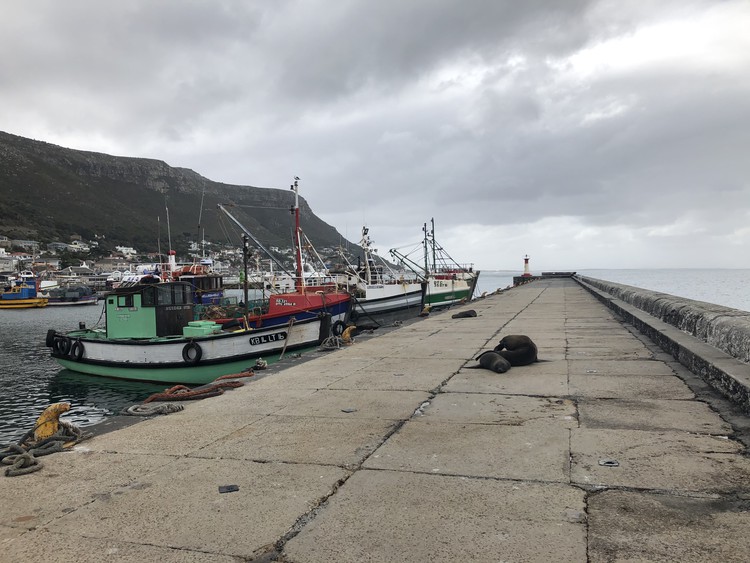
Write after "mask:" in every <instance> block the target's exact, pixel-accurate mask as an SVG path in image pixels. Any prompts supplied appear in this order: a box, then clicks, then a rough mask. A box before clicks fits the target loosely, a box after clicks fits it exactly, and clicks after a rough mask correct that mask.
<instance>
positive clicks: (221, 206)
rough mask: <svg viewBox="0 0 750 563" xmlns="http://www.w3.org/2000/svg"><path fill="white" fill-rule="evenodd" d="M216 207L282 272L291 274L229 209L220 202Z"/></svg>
mask: <svg viewBox="0 0 750 563" xmlns="http://www.w3.org/2000/svg"><path fill="white" fill-rule="evenodd" d="M216 207H217V208H218V209H219V211H221V212H222V213H224V215H226V216H227V217H228V218H229V219H230V220H231V221H232V222H233V223H234V224H235V225H237V226H238V227H239V228H240V229H241V230H242V232H243V233H245V234H246V235H247V236H248V237H250V240H252V241H253V242H254V243H255V244H256V246H257V247H258V248H260V249H261V250H262V251H263V252H265V253H266V255H267V256H268V258H270V259H271V260H272V261H273V262H275V263H276V265H277V266H278V267H279V268H281V271H282V272H285V273H287V274H288V275H290V276H291V274H289V273H288V272H287V271H286V268H284V265H283V264H282V263H281V262H279V261H278V260H276V258H274V257H273V254H271V252H270V251H268V250H267V249H266V247H265V246H263V244H261V242H260V241H259V240H258V238H257V237H256V236H255V235H254V234H253V233H251V232H250V231H249V230H248V229H247V228H246V227H245V226H244V225H243V224H242V223H240V222H239V221H238V220H237V219H236V218H235V217H234V216H233V215H232V214H231V213H229V211H227V209H226V207H224V206H223V205H222V204H221V203H219V204H217V205H216Z"/></svg>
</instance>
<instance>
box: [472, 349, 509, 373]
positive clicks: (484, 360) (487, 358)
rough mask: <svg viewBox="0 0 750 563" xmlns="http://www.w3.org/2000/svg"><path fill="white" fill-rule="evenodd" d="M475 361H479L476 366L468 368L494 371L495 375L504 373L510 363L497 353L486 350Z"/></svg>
mask: <svg viewBox="0 0 750 563" xmlns="http://www.w3.org/2000/svg"><path fill="white" fill-rule="evenodd" d="M477 360H478V361H479V365H478V366H469V367H471V368H473V369H480V368H484V369H488V370H491V371H494V372H495V373H505V372H506V371H508V370H509V369H510V362H508V360H506V359H505V358H503V357H502V356H501V355H500V354H499V353H498V352H495V351H494V350H488V351H487V352H482V353H481V354H480V355H479V356H478V357H477Z"/></svg>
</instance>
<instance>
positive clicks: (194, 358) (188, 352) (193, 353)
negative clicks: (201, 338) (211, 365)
mask: <svg viewBox="0 0 750 563" xmlns="http://www.w3.org/2000/svg"><path fill="white" fill-rule="evenodd" d="M202 356H203V350H201V347H200V345H199V344H198V343H197V342H193V341H192V340H191V341H190V342H188V343H187V344H185V347H184V348H183V349H182V359H183V360H185V362H187V363H188V364H192V365H195V364H197V363H198V362H200V361H201V357H202Z"/></svg>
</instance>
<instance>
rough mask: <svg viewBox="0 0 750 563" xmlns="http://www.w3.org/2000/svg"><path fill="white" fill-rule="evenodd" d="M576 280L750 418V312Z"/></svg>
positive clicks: (645, 291) (651, 292)
mask: <svg viewBox="0 0 750 563" xmlns="http://www.w3.org/2000/svg"><path fill="white" fill-rule="evenodd" d="M575 279H576V281H578V283H580V284H581V285H582V286H583V287H584V288H586V289H587V290H588V291H590V292H591V293H592V294H593V295H594V296H596V297H597V298H598V299H599V300H600V301H601V302H602V303H604V304H605V305H607V306H608V307H609V308H610V309H612V310H613V311H615V312H616V313H617V314H618V315H620V316H621V317H622V318H623V319H624V320H625V321H626V322H628V323H630V324H632V325H633V326H634V327H635V328H637V329H638V330H639V331H640V332H642V333H643V334H645V335H646V336H648V337H649V338H650V339H651V340H653V341H654V342H655V343H657V344H658V345H659V346H660V347H661V348H662V349H663V350H664V351H666V352H667V353H669V354H670V355H671V356H673V357H674V358H675V359H677V361H679V362H680V363H681V364H682V365H684V366H685V367H687V368H688V369H689V370H690V371H692V372H693V373H695V374H696V375H698V376H699V377H701V378H702V379H703V380H704V381H705V382H706V383H708V384H709V385H711V386H712V387H714V388H715V389H717V390H718V391H719V392H721V393H722V394H723V395H724V396H725V397H726V398H728V399H729V400H730V401H732V402H733V403H735V404H736V405H738V406H739V407H740V408H742V410H743V411H745V412H746V413H747V414H750V312H747V311H740V310H738V309H732V308H730V307H724V306H721V305H714V304H712V303H706V302H703V301H695V300H692V299H686V298H683V297H676V296H674V295H670V294H668V293H660V292H658V291H649V290H647V289H641V288H638V287H633V286H629V285H623V284H618V283H613V282H608V281H604V280H599V279H595V278H589V277H585V276H575ZM674 328H676V329H678V331H675V330H674Z"/></svg>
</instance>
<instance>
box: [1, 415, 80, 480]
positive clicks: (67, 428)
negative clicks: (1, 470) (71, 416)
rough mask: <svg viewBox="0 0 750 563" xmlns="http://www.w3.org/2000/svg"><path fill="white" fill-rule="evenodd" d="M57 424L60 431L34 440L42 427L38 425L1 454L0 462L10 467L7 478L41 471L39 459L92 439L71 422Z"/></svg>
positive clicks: (6, 471) (6, 473)
mask: <svg viewBox="0 0 750 563" xmlns="http://www.w3.org/2000/svg"><path fill="white" fill-rule="evenodd" d="M40 418H41V417H40ZM48 422H49V421H44V422H43V423H42V424H48ZM57 423H58V429H57V431H56V432H55V433H54V434H52V435H51V436H48V437H46V438H42V439H38V440H34V439H32V436H34V434H35V430H36V429H37V428H38V427H39V426H40V424H39V423H37V426H36V427H35V428H33V429H32V430H29V431H28V432H27V433H26V434H24V436H23V437H22V438H21V439H20V440H19V441H18V443H17V444H11V445H10V446H9V447H8V448H7V449H5V450H3V451H2V452H0V462H1V463H2V464H3V465H8V466H10V467H6V468H5V476H6V477H17V476H19V475H28V474H29V473H34V472H36V471H39V470H40V469H41V468H42V467H43V464H42V462H41V461H39V460H38V459H37V458H38V457H41V456H45V455H49V454H54V453H57V452H62V451H65V449H66V448H70V447H72V446H73V445H75V444H77V443H78V442H80V441H81V440H85V439H86V438H90V437H91V434H89V433H84V432H83V431H82V430H81V429H80V428H78V426H76V425H75V424H73V423H71V422H66V421H64V420H59V421H57Z"/></svg>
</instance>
